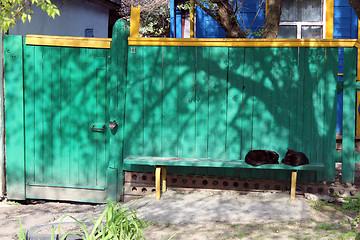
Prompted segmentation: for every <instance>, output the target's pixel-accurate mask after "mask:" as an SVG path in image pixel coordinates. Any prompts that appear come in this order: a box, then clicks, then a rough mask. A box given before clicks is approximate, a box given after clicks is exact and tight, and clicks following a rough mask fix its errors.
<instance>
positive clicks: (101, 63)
mask: <svg viewBox="0 0 360 240" xmlns="http://www.w3.org/2000/svg"><path fill="white" fill-rule="evenodd" d="M95 61H96V72H97V74H96V78H97V79H96V82H97V86H96V92H97V94H96V97H97V99H96V111H97V112H96V122H97V123H100V126H105V127H104V128H105V130H104V131H103V132H100V133H99V134H98V141H97V146H96V151H97V154H96V186H101V187H102V186H106V175H105V174H106V169H107V167H108V163H107V161H106V147H107V146H106V143H107V142H106V140H107V138H106V134H107V131H108V129H109V128H108V122H109V120H108V119H106V110H107V109H106V108H107V106H106V90H107V89H106V83H107V81H108V80H107V75H106V62H107V57H106V52H105V51H104V49H96V59H95Z"/></svg>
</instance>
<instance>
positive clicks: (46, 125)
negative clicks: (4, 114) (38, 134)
mask: <svg viewBox="0 0 360 240" xmlns="http://www.w3.org/2000/svg"><path fill="white" fill-rule="evenodd" d="M52 57H53V54H52V48H51V47H43V62H42V65H43V86H42V88H43V104H42V119H41V121H42V124H43V137H42V142H41V144H42V145H43V146H44V147H43V159H42V164H43V167H44V180H43V181H44V182H46V183H51V182H52V181H53V169H54V167H53V140H52V138H53V136H54V134H53V129H54V128H53V125H52V124H53V116H54V110H53V103H52V94H53V93H52V91H53V82H52V76H51V75H52V73H51V72H52V66H51V58H52ZM55 137H56V136H55ZM45 146H46V147H45Z"/></svg>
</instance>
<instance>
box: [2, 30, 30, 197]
mask: <svg viewBox="0 0 360 240" xmlns="http://www.w3.org/2000/svg"><path fill="white" fill-rule="evenodd" d="M4 59H5V66H4V74H5V84H6V88H5V98H6V102H5V104H6V105H5V111H6V115H5V122H6V126H5V127H6V184H7V197H8V199H14V200H24V199H25V196H26V195H25V146H24V142H25V141H24V137H25V134H24V104H23V103H24V95H23V94H24V93H23V89H24V88H23V86H24V85H23V80H24V79H23V76H24V75H23V73H24V69H23V68H24V65H23V63H24V62H23V39H22V37H21V36H4Z"/></svg>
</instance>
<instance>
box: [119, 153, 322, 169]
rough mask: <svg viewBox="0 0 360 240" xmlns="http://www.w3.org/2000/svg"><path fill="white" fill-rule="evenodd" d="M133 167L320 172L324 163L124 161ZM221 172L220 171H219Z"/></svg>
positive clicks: (145, 158)
mask: <svg viewBox="0 0 360 240" xmlns="http://www.w3.org/2000/svg"><path fill="white" fill-rule="evenodd" d="M131 165H134V166H135V165H139V166H141V165H143V166H174V167H187V168H192V167H214V168H217V169H218V168H245V169H278V170H320V169H323V168H324V164H322V163H313V164H307V165H301V166H297V167H294V166H289V165H285V164H265V165H261V166H257V167H254V166H251V165H249V164H246V163H245V161H244V160H224V159H209V158H169V157H146V156H129V157H127V158H125V159H124V168H125V169H126V170H127V169H128V168H129V167H130V166H131ZM218 170H219V169H218Z"/></svg>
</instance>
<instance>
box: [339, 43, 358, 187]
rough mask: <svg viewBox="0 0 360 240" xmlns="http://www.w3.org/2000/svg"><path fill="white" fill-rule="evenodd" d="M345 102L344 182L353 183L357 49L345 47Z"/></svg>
mask: <svg viewBox="0 0 360 240" xmlns="http://www.w3.org/2000/svg"><path fill="white" fill-rule="evenodd" d="M343 84H344V90H343V94H344V95H343V97H344V101H343V102H344V103H346V104H344V105H343V140H342V141H343V148H342V156H343V158H342V182H343V183H353V182H354V177H355V150H354V148H355V145H354V144H355V143H354V139H355V114H354V109H355V105H356V104H355V93H356V91H355V90H356V49H354V48H345V49H344V80H343Z"/></svg>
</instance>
